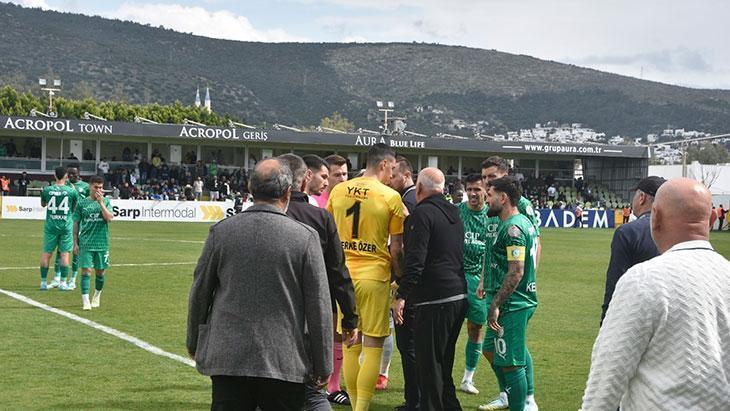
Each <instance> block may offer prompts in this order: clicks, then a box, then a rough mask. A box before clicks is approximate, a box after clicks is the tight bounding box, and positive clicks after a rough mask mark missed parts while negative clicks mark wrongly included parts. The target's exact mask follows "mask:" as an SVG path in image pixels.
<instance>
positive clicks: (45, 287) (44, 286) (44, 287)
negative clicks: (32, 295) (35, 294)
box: [41, 281, 48, 291]
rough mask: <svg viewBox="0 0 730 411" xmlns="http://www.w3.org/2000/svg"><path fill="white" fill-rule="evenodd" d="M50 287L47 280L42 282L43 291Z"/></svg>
mask: <svg viewBox="0 0 730 411" xmlns="http://www.w3.org/2000/svg"><path fill="white" fill-rule="evenodd" d="M47 289H48V284H46V282H45V281H43V282H42V283H41V291H46V290H47Z"/></svg>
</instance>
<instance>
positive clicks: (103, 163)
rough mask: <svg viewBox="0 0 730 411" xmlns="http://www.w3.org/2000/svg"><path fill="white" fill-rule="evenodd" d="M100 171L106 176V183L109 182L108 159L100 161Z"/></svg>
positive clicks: (104, 158)
mask: <svg viewBox="0 0 730 411" xmlns="http://www.w3.org/2000/svg"><path fill="white" fill-rule="evenodd" d="M98 171H99V174H101V175H103V176H104V181H109V163H107V162H106V157H102V158H101V161H99V167H98Z"/></svg>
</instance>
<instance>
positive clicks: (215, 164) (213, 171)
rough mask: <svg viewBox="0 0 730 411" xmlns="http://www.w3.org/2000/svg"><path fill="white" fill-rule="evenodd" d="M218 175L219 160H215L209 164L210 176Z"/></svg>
mask: <svg viewBox="0 0 730 411" xmlns="http://www.w3.org/2000/svg"><path fill="white" fill-rule="evenodd" d="M217 175H218V162H217V161H215V160H213V161H211V162H210V165H209V166H208V176H210V177H215V176H217Z"/></svg>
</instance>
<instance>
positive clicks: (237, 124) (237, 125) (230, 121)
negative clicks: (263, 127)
mask: <svg viewBox="0 0 730 411" xmlns="http://www.w3.org/2000/svg"><path fill="white" fill-rule="evenodd" d="M228 127H230V128H235V127H243V128H250V129H251V130H256V127H254V126H249V125H248V124H243V123H238V122H235V121H233V120H228Z"/></svg>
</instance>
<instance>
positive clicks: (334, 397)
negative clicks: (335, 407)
mask: <svg viewBox="0 0 730 411" xmlns="http://www.w3.org/2000/svg"><path fill="white" fill-rule="evenodd" d="M327 401H329V402H331V403H332V404H339V405H350V396H349V395H348V394H347V391H344V390H340V391H335V392H333V393H332V394H330V395H328V396H327Z"/></svg>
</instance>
